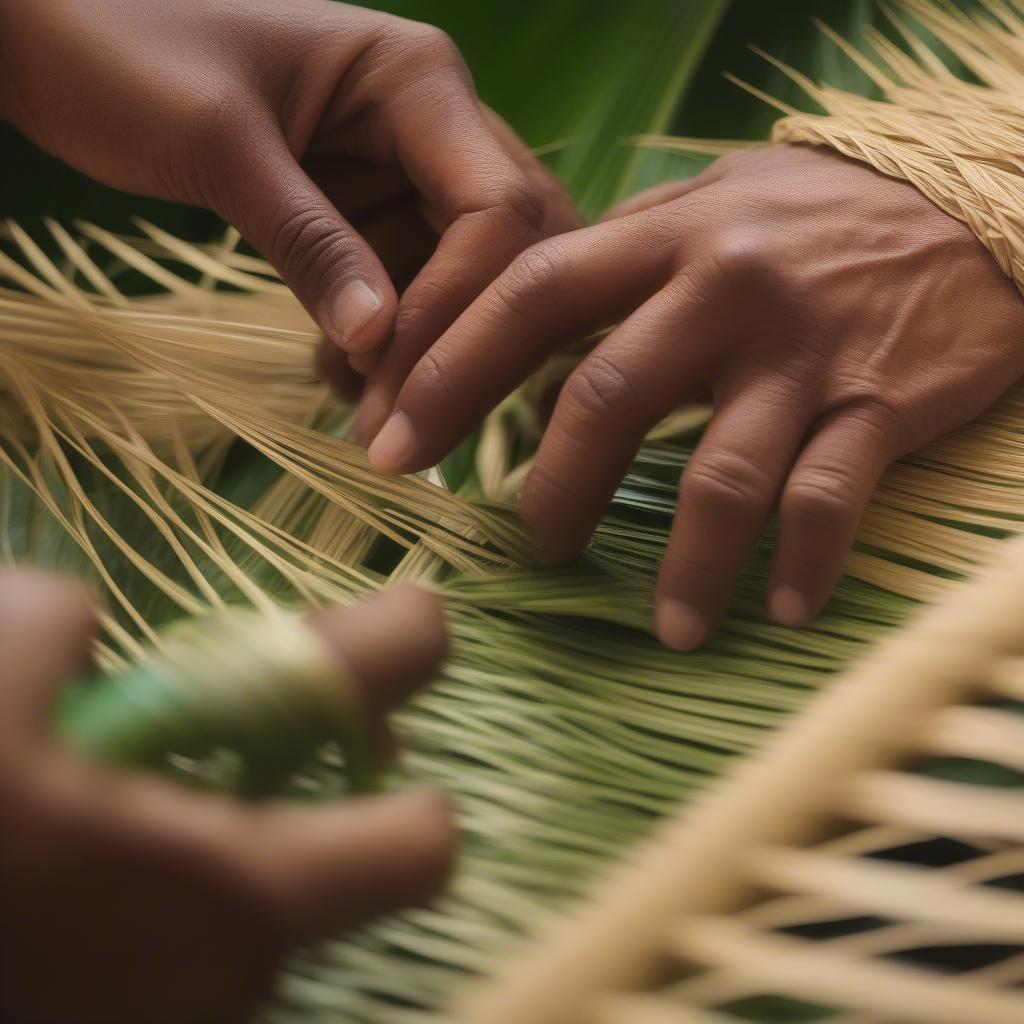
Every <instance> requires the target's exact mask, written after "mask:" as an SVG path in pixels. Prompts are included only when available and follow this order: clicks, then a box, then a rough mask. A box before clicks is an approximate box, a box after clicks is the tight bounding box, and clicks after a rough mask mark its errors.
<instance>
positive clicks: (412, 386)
mask: <svg viewBox="0 0 1024 1024" xmlns="http://www.w3.org/2000/svg"><path fill="white" fill-rule="evenodd" d="M647 228H648V225H647V222H646V215H641V217H638V218H633V219H626V220H622V221H617V222H615V223H614V224H604V225H598V226H596V227H592V228H585V229H583V230H581V231H576V232H572V233H571V234H569V235H562V236H560V237H558V238H553V239H548V240H547V241H545V242H541V243H540V244H538V245H535V246H533V247H532V248H530V249H528V250H527V251H526V252H524V253H523V254H522V255H521V256H519V257H518V258H517V259H516V260H514V261H513V262H512V264H511V265H510V266H509V267H508V269H507V270H505V271H504V272H503V273H502V274H501V275H500V276H499V277H498V278H497V279H496V280H495V281H494V282H493V283H492V284H491V285H490V287H488V288H487V290H486V291H485V292H484V293H483V294H482V295H481V296H480V297H479V298H478V299H477V300H476V302H474V303H473V305H472V306H471V307H470V308H469V309H467V310H466V312H465V313H463V315H462V316H461V317H460V318H459V320H458V321H457V322H456V323H455V325H454V326H453V327H452V328H451V329H450V330H449V331H447V332H446V333H445V334H444V335H443V336H442V337H441V339H440V340H439V341H438V342H436V344H434V345H433V347H432V348H430V350H429V351H427V352H426V353H425V354H424V355H423V357H422V358H421V359H420V361H419V362H418V363H417V364H416V366H415V368H414V369H413V370H412V372H411V373H410V374H409V377H408V379H407V380H406V382H405V384H404V385H403V387H402V390H401V392H400V394H399V396H398V400H397V402H396V404H395V407H394V411H393V413H392V415H391V418H390V419H389V420H388V421H387V423H386V424H385V425H384V427H383V428H382V429H381V431H380V433H379V434H378V435H377V437H376V438H375V439H374V441H373V443H372V444H371V445H370V449H369V455H370V461H371V462H372V463H373V464H374V466H375V467H376V468H377V469H379V470H382V471H384V472H390V473H408V472H412V471H414V470H417V469H421V468H423V467H425V466H429V465H433V464H434V463H435V462H436V461H437V460H438V459H439V458H441V457H442V456H444V455H445V454H446V453H447V452H448V451H450V450H451V449H452V448H453V447H454V446H455V445H456V444H457V443H458V442H459V441H460V440H462V438H464V437H465V436H466V435H467V434H468V433H469V432H470V431H471V430H472V429H473V428H474V427H475V426H476V425H477V424H478V423H479V422H480V421H481V420H482V419H483V417H484V416H485V415H486V414H487V413H488V412H489V411H490V409H491V408H493V407H494V406H495V405H497V403H498V402H499V401H501V399H502V398H504V397H505V396H506V395H507V394H508V393H509V392H511V391H512V389H513V388H514V387H515V386H516V385H517V384H519V383H521V382H522V381H523V380H525V379H526V377H528V376H529V375H530V374H531V373H532V372H533V371H534V370H536V369H537V368H538V367H539V366H540V365H541V363H542V362H543V361H544V360H545V359H546V358H547V357H548V355H550V353H551V352H552V351H553V350H555V349H556V348H560V347H564V346H566V345H569V344H571V343H572V342H574V341H579V340H581V339H583V338H585V337H586V336H587V335H589V334H591V333H593V332H594V331H596V330H598V329H599V328H601V327H606V326H609V325H611V324H613V323H615V322H616V321H617V320H620V319H622V317H624V316H625V315H626V314H627V313H629V312H631V311H632V310H633V309H635V308H636V306H638V305H639V304H640V303H641V302H642V301H643V300H644V299H646V298H647V297H648V296H649V295H651V294H652V293H653V292H654V291H656V290H657V289H658V288H659V287H660V285H661V283H662V282H663V279H664V278H665V277H666V276H667V274H668V272H669V269H670V268H669V267H668V260H667V248H666V247H665V246H664V245H661V244H659V242H658V240H657V235H656V234H654V233H651V232H649V231H648V230H647ZM625 252H628V253H629V269H628V271H627V272H624V271H623V260H624V253H625Z"/></svg>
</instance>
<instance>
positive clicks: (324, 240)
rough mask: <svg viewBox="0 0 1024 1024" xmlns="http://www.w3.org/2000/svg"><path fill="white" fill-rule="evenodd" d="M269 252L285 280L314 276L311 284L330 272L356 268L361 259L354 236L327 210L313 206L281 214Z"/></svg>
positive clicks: (318, 282) (320, 280) (322, 278)
mask: <svg viewBox="0 0 1024 1024" xmlns="http://www.w3.org/2000/svg"><path fill="white" fill-rule="evenodd" d="M269 255H270V257H271V259H272V260H273V261H274V262H275V264H276V265H277V267H278V268H279V269H280V272H281V275H282V276H283V277H284V278H285V280H288V281H294V280H296V279H298V278H299V277H300V276H301V277H304V278H307V279H309V278H312V280H309V281H308V283H309V284H310V285H311V286H316V285H319V284H323V283H324V281H325V280H326V278H327V276H328V275H329V274H338V273H342V274H343V273H345V272H346V271H351V270H355V269H356V268H357V266H358V263H359V250H358V248H357V246H356V245H355V244H354V242H353V240H352V239H351V238H350V237H348V236H347V235H346V234H344V233H343V232H340V231H338V230H337V224H335V223H334V221H332V220H331V218H330V217H328V216H327V215H326V214H325V213H324V212H323V210H320V209H314V208H310V207H298V208H295V209H291V210H288V211H286V212H284V213H282V214H281V215H279V217H278V218H277V221H276V226H275V228H274V232H273V238H272V239H271V242H270V254H269Z"/></svg>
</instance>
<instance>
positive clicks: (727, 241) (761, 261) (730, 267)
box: [707, 230, 781, 293]
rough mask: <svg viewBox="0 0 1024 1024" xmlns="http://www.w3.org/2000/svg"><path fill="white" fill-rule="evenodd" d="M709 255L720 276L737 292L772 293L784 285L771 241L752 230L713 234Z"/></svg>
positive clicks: (719, 277)
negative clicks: (753, 232)
mask: <svg viewBox="0 0 1024 1024" xmlns="http://www.w3.org/2000/svg"><path fill="white" fill-rule="evenodd" d="M707 256H708V259H709V261H710V263H711V264H712V266H713V267H714V268H715V270H716V272H717V276H718V279H719V280H720V281H723V282H725V283H727V284H728V285H729V286H730V288H732V289H734V290H736V291H755V292H758V293H760V292H768V291H774V290H775V289H777V288H778V287H779V286H780V285H781V280H780V274H779V272H778V270H777V261H776V259H775V257H774V255H773V253H772V252H771V250H770V246H769V244H768V243H766V242H765V241H763V240H762V239H760V238H758V237H757V236H756V235H754V234H752V233H749V232H745V231H739V230H731V231H720V232H717V233H716V234H715V235H714V236H712V239H711V242H710V245H709V246H708V252H707Z"/></svg>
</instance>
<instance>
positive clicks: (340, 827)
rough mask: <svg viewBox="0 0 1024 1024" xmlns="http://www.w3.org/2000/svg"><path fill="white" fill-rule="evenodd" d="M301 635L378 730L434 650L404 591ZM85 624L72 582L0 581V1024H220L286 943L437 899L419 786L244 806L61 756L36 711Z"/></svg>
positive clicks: (418, 596)
mask: <svg viewBox="0 0 1024 1024" xmlns="http://www.w3.org/2000/svg"><path fill="white" fill-rule="evenodd" d="M311 625H312V626H313V627H314V628H315V629H316V630H317V631H318V632H319V633H320V635H321V636H322V637H323V638H324V640H325V641H326V642H327V644H328V646H329V648H330V649H331V650H332V652H333V653H334V654H335V656H336V657H338V658H339V659H342V660H344V661H345V662H346V663H347V665H348V666H349V668H350V669H351V671H352V673H353V675H354V676H355V677H356V678H357V679H358V680H359V681H360V682H361V683H362V684H363V686H364V687H365V693H366V703H367V706H368V708H369V709H370V711H371V713H372V714H373V715H374V716H375V717H376V719H377V729H379V730H380V731H383V728H384V715H385V713H386V711H387V710H388V708H389V707H391V706H392V705H394V704H395V703H397V702H398V701H400V700H401V699H402V698H403V697H404V696H406V695H408V694H409V693H410V692H411V691H412V690H413V689H414V688H415V687H416V685H417V684H418V683H421V682H422V681H423V680H424V679H425V678H426V677H427V676H428V675H429V674H430V673H431V672H432V671H433V669H434V668H435V667H436V665H437V663H438V661H439V659H440V658H441V657H442V655H443V653H444V650H445V642H446V641H445V630H444V624H443V619H442V616H441V610H440V605H439V602H438V601H437V599H436V598H435V597H434V596H433V595H430V594H428V593H427V592H426V591H423V590H418V589H417V588H414V587H408V586H407V587H399V588H395V590H393V591H388V592H386V593H385V594H382V595H380V596H378V597H375V598H374V599H372V600H371V601H368V602H367V603H366V604H364V605H361V606H359V607H357V608H354V609H352V610H350V611H345V612H329V613H328V612H320V613H317V614H316V615H315V616H314V617H313V618H312V620H311ZM94 629H95V623H94V620H93V617H92V615H91V613H90V607H89V600H88V596H87V595H86V594H85V592H84V591H83V590H82V589H81V588H80V587H79V586H77V585H75V584H70V583H67V582H65V581H63V580H57V579H54V578H51V577H48V576H40V575H36V574H29V573H23V572H7V573H3V574H0V652H2V657H0V732H2V735H0V906H2V907H3V912H2V913H0V1019H3V1020H5V1021H7V1020H10V1021H15V1020H16V1021H24V1022H26V1024H58V1022H59V1024H122V1022H123V1024H138V1022H140V1021H146V1022H147V1024H172V1022H173V1024H189V1022H195V1024H208V1022H210V1021H217V1022H219V1024H232V1022H235V1021H240V1020H243V1019H245V1018H246V1016H247V1014H248V1013H249V1011H251V1010H252V1008H253V1007H254V1005H255V1004H256V1003H257V1002H258V1001H259V1000H260V999H261V998H263V997H264V996H265V995H266V994H267V992H268V990H269V987H270V982H271V980H272V977H273V972H274V969H275V968H276V967H277V966H278V965H279V964H280V962H281V960H282V958H283V957H284V956H285V955H286V954H287V953H288V951H289V950H290V949H291V948H292V947H294V946H296V945H299V944H305V943H309V942H313V941H315V940H317V939H320V938H323V937H325V936H327V935H331V934H335V933H336V932H337V931H339V930H342V929H345V928H348V927H351V926H353V925H356V924H358V923H360V922H362V921H364V920H366V919H367V918H369V917H371V916H373V915H375V914H379V913H382V912H385V911H388V910H393V909H397V908H399V907H402V906H407V905H410V904H418V903H422V902H424V901H426V900H428V899H430V898H431V897H432V896H434V895H435V894H436V892H437V891H438V890H439V889H440V887H441V886H442V885H443V883H444V881H445V879H446V877H447V874H448V871H449V868H450V864H451V858H452V852H453V846H454V830H453V825H452V822H451V819H450V814H449V810H448V806H447V802H446V800H445V798H444V796H443V795H442V794H440V793H438V792H435V791H433V790H421V789H417V790H407V791H405V792H399V793H394V794H390V795H387V796H380V797H368V798H360V799H354V800H350V801H345V802H344V803H339V804H334V805H323V806H320V807H298V806H293V805H288V804H283V803H267V804H264V805H261V806H259V807H254V806H247V805H243V804H241V803H239V802H237V801H235V800H233V799H230V798H228V797H226V796H217V795H207V794H199V793H195V792H192V791H189V790H186V789H184V788H182V787H180V786H178V785H176V784H174V783H172V782H170V781H164V780H162V779H159V778H157V777H156V776H148V775H141V774H138V775H136V774H127V773H117V772H113V771H110V770H105V769H100V768H98V767H95V766H94V765H92V764H89V763H85V762H84V761H82V760H81V759H80V758H78V757H76V756H74V755H72V754H71V753H69V752H68V751H67V750H66V749H65V748H64V747H63V746H61V745H60V744H59V743H58V742H56V740H55V739H54V738H53V736H52V733H51V730H50V728H49V723H50V719H51V715H52V704H53V700H54V698H55V695H56V692H57V690H58V689H59V687H60V686H61V685H62V684H63V683H64V682H65V681H67V680H69V679H71V678H73V677H74V676H76V675H77V674H79V673H81V672H82V671H83V669H84V668H85V667H86V665H87V661H88V654H89V649H90V642H91V639H92V636H93V633H94ZM396 637H397V638H400V642H396Z"/></svg>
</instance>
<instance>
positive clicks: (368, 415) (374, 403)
mask: <svg viewBox="0 0 1024 1024" xmlns="http://www.w3.org/2000/svg"><path fill="white" fill-rule="evenodd" d="M393 404H394V403H393V402H392V401H391V399H390V398H389V397H388V393H387V392H386V391H385V390H384V389H383V388H382V387H380V386H375V385H372V384H371V385H368V386H367V388H366V390H365V391H364V392H363V398H362V401H361V402H360V403H359V412H358V413H356V437H357V438H359V443H360V444H364V445H368V444H369V443H370V442H371V441H372V440H373V439H374V438H375V437H376V436H377V435H378V434H379V433H380V428H381V427H382V426H383V425H384V421H385V420H386V419H387V418H388V413H389V412H391V407H392V405H393Z"/></svg>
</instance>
